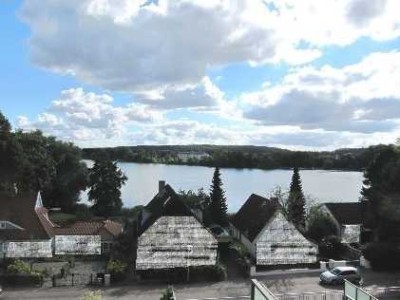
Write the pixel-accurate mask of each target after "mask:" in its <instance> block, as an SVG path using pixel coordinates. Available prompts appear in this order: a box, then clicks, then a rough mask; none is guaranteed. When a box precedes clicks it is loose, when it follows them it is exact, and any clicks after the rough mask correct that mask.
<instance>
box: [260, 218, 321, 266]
mask: <svg viewBox="0 0 400 300" xmlns="http://www.w3.org/2000/svg"><path fill="white" fill-rule="evenodd" d="M253 244H255V245H256V247H255V248H256V263H257V265H280V264H282V265H283V264H310V263H315V262H317V253H318V248H317V246H316V245H315V244H313V243H311V242H310V241H308V240H307V239H306V238H305V237H304V236H303V235H302V234H301V233H300V232H299V230H298V229H297V228H296V227H295V226H294V225H293V224H292V223H290V222H288V221H287V219H286V218H285V217H284V216H283V214H282V213H280V212H279V213H277V214H276V215H275V216H274V217H273V218H272V220H271V221H270V222H269V223H268V224H267V226H266V227H265V228H264V229H263V230H262V231H261V232H260V234H259V235H258V236H257V237H256V238H255V240H254V242H253Z"/></svg>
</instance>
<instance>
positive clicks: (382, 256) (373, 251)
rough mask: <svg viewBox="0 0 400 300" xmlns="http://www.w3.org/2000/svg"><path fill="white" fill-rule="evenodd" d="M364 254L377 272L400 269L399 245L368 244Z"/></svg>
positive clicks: (384, 243) (385, 243)
mask: <svg viewBox="0 0 400 300" xmlns="http://www.w3.org/2000/svg"><path fill="white" fill-rule="evenodd" d="M362 252H363V255H364V257H365V258H366V259H368V260H369V261H370V263H371V267H372V268H373V269H375V270H396V269H400V248H399V246H398V245H397V244H393V243H387V242H374V243H370V244H368V245H367V246H366V247H365V248H364V249H363V251H362Z"/></svg>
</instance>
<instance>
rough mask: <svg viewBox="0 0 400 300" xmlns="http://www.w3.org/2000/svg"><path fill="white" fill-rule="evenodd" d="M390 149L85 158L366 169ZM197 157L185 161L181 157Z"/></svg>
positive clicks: (123, 151)
mask: <svg viewBox="0 0 400 300" xmlns="http://www.w3.org/2000/svg"><path fill="white" fill-rule="evenodd" d="M385 147H387V146H384V145H378V146H371V147H369V148H349V149H338V150H335V151H322V152H313V151H291V150H287V149H280V148H273V147H264V146H223V145H221V146H216V145H165V146H131V147H128V146H126V147H115V148H86V149H83V156H84V158H86V159H93V158H95V157H96V156H97V155H105V154H106V155H107V156H109V157H110V158H111V159H113V160H118V161H123V162H139V163H165V164H185V165H198V166H218V167H227V168H259V169H285V168H293V167H299V168H309V169H331V170H333V169H337V170H363V169H365V168H366V167H367V165H368V163H369V162H370V161H371V159H372V158H373V157H374V155H375V154H376V153H377V152H379V151H380V150H382V148H385ZM182 153H187V154H189V156H190V154H194V155H193V157H189V158H188V159H182V158H181V157H180V155H179V154H182ZM196 153H197V154H198V153H203V154H204V153H206V154H207V155H208V156H207V155H206V157H202V158H196V157H195V156H196V155H195V154H196Z"/></svg>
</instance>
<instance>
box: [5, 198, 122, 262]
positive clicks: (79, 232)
mask: <svg viewBox="0 0 400 300" xmlns="http://www.w3.org/2000/svg"><path fill="white" fill-rule="evenodd" d="M122 229H123V228H122V225H121V224H119V223H117V222H114V221H111V220H92V221H78V222H75V223H74V224H72V225H70V226H68V227H60V226H58V225H57V224H55V223H53V222H51V220H50V219H49V216H48V210H47V209H46V208H45V207H44V206H43V202H42V198H41V196H40V193H38V194H37V195H36V196H34V195H33V194H21V195H16V196H10V195H0V259H1V258H45V257H46V258H49V257H53V255H100V254H103V253H107V252H109V251H110V249H111V247H112V244H113V243H114V241H115V239H116V237H117V236H118V235H119V234H120V233H121V232H122Z"/></svg>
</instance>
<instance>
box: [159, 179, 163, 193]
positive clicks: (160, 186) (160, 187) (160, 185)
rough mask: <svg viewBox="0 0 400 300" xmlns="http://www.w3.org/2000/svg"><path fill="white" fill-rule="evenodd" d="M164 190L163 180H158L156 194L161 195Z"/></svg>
mask: <svg viewBox="0 0 400 300" xmlns="http://www.w3.org/2000/svg"><path fill="white" fill-rule="evenodd" d="M164 188H165V180H159V181H158V192H159V193H161V192H162V190H163V189H164Z"/></svg>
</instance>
